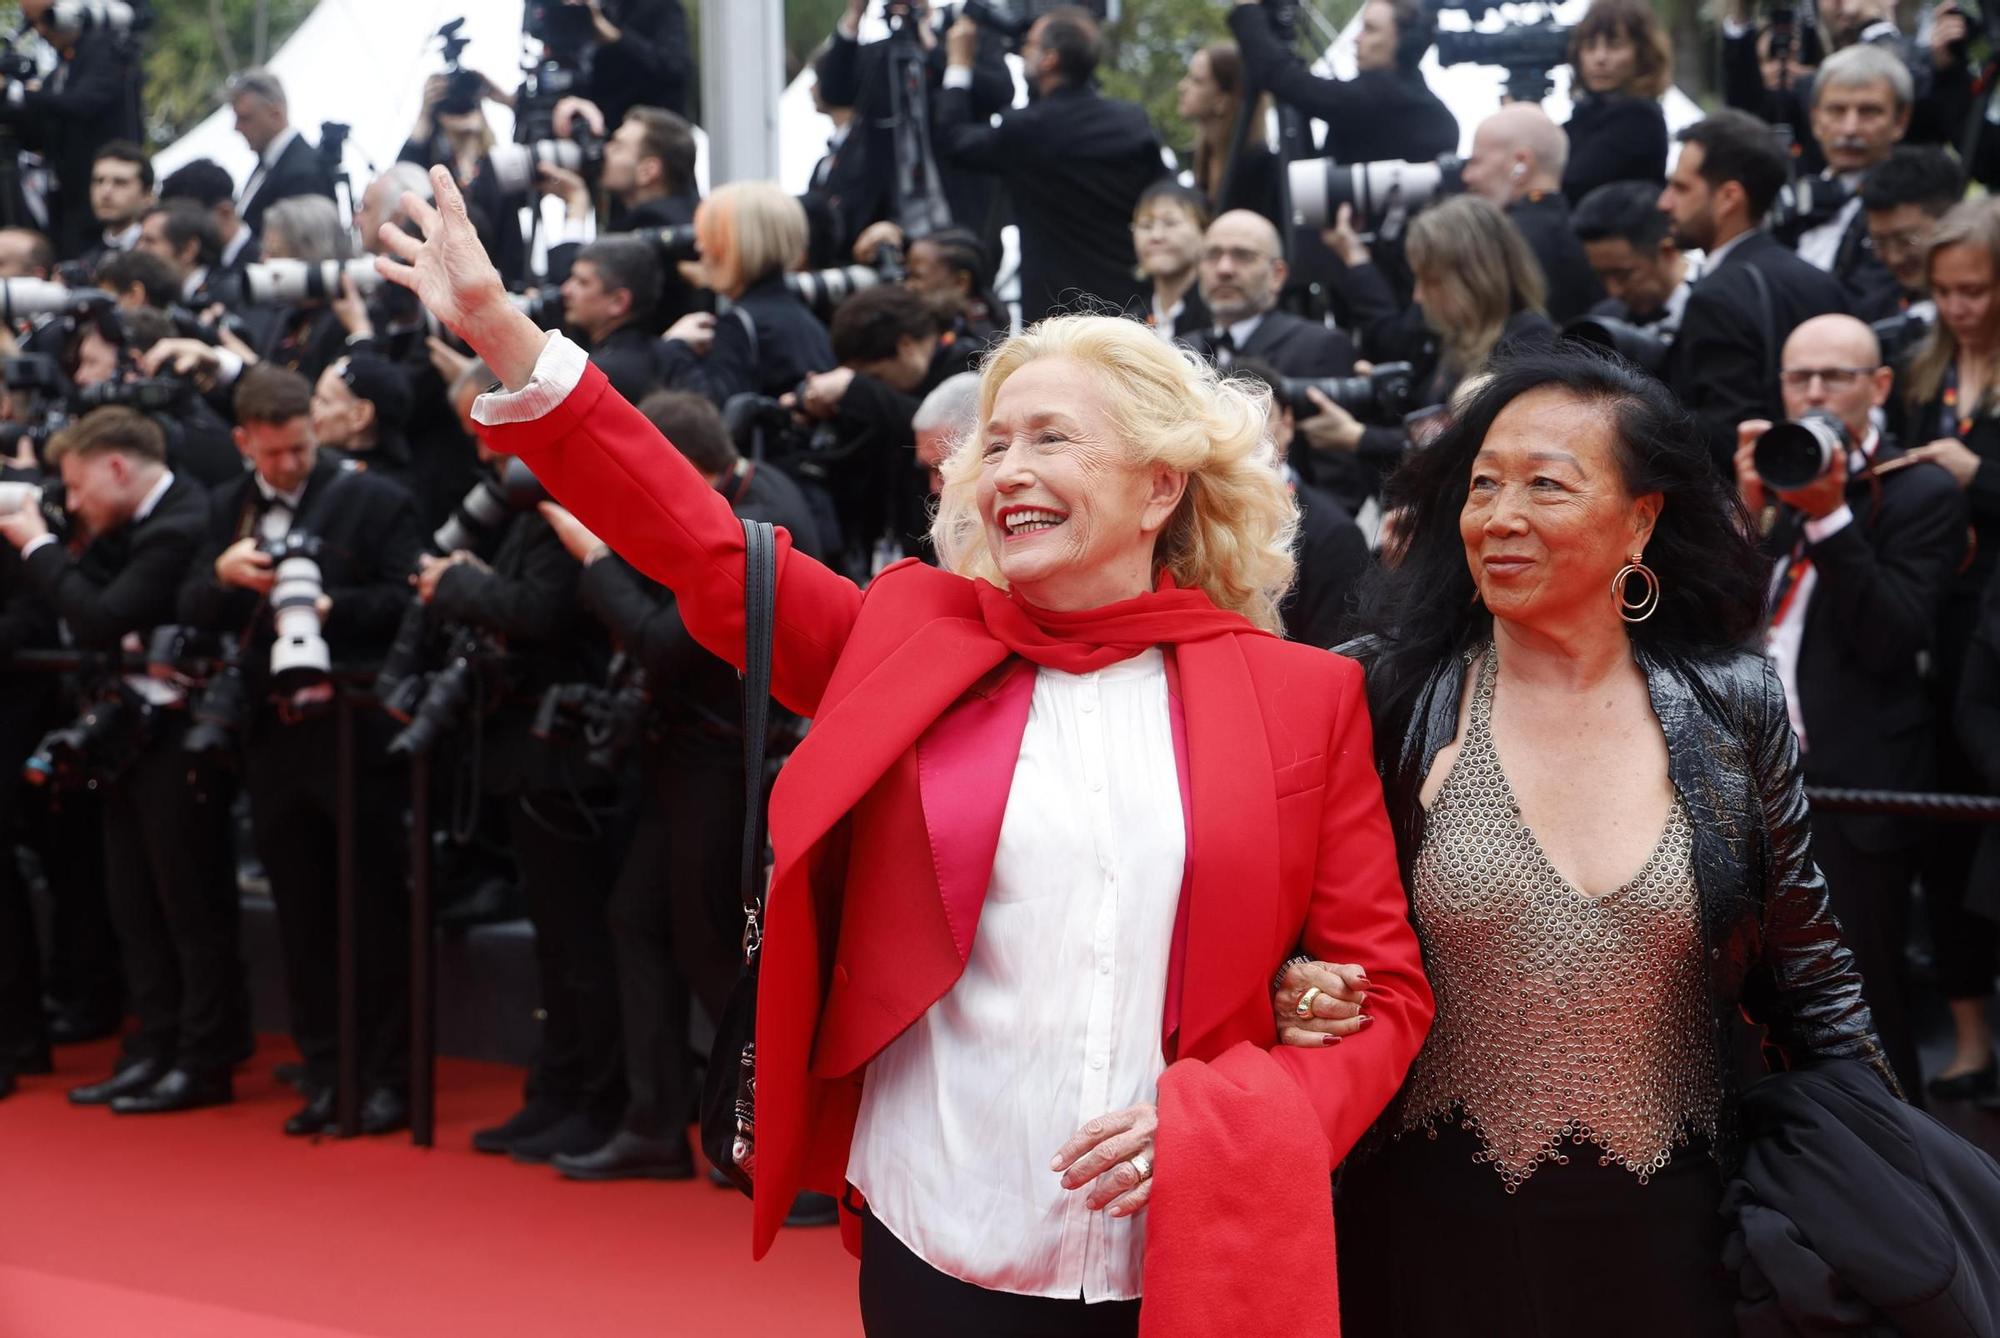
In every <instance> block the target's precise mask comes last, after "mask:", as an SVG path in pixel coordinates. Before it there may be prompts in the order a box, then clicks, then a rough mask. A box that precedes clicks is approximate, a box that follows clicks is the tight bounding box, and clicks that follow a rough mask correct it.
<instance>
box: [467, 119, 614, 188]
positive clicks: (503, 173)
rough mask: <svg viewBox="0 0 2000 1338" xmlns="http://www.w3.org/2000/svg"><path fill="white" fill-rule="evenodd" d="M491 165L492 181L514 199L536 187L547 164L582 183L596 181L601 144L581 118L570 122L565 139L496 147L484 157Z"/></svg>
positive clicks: (602, 159)
mask: <svg viewBox="0 0 2000 1338" xmlns="http://www.w3.org/2000/svg"><path fill="white" fill-rule="evenodd" d="M487 161H488V162H490V163H492V164H493V179H494V180H495V181H497V182H499V183H500V190H501V191H502V193H504V194H507V195H517V194H520V193H522V192H524V191H526V190H528V189H529V188H530V187H532V186H533V185H534V184H535V176H536V173H537V171H538V170H539V169H540V168H541V166H542V165H543V164H544V163H546V164H548V165H549V166H550V167H561V168H565V169H567V170H569V171H571V172H574V173H576V174H577V175H578V176H580V177H582V178H583V179H584V180H585V181H595V180H597V173H598V169H600V168H601V167H603V166H604V141H603V140H601V139H599V138H598V137H597V135H596V133H595V132H593V131H592V130H591V128H590V125H589V123H588V122H587V121H585V120H584V119H583V118H582V117H581V116H579V117H577V118H576V119H575V120H573V121H572V122H570V132H569V138H568V139H557V138H555V137H553V136H551V137H549V138H547V139H536V140H529V141H527V142H526V143H520V144H495V145H494V146H493V149H492V151H491V152H490V153H489V154H488V155H487Z"/></svg>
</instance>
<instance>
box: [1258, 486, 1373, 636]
mask: <svg viewBox="0 0 2000 1338" xmlns="http://www.w3.org/2000/svg"><path fill="white" fill-rule="evenodd" d="M1292 495H1293V496H1294V497H1295V498H1296V499H1297V500H1298V504H1299V578H1298V580H1297V581H1296V582H1295V583H1294V584H1293V586H1292V591H1291V593H1290V594H1289V595H1287V596H1286V597H1285V602H1284V604H1283V605H1282V606H1280V608H1279V610H1278V612H1279V615H1280V616H1281V617H1282V618H1283V619H1284V621H1285V639H1286V640H1287V641H1302V642H1304V643H1305V644H1306V645H1308V646H1318V647H1319V648H1320V649H1322V650H1332V649H1333V648H1334V647H1335V646H1338V645H1340V644H1341V643H1342V642H1343V641H1345V640H1347V638H1348V636H1349V635H1350V633H1351V631H1352V623H1353V621H1354V595H1355V592H1356V591H1358V590H1359V589H1360V588H1361V580H1362V578H1363V577H1364V576H1366V575H1367V574H1368V568H1369V566H1370V561H1369V557H1368V541H1367V540H1366V539H1364V538H1362V537H1361V527H1360V526H1359V525H1356V524H1355V523H1354V516H1353V514H1352V513H1351V512H1349V511H1348V509H1347V508H1346V507H1344V506H1342V505H1341V504H1340V502H1339V500H1338V499H1337V498H1335V497H1334V495H1333V494H1332V493H1329V492H1322V491H1321V490H1320V489H1318V488H1315V487H1313V486H1312V485H1311V484H1306V483H1301V484H1299V485H1298V486H1297V487H1296V488H1295V489H1294V490H1293V494H1292Z"/></svg>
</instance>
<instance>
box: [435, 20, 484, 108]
mask: <svg viewBox="0 0 2000 1338" xmlns="http://www.w3.org/2000/svg"><path fill="white" fill-rule="evenodd" d="M464 26H465V17H464V16H463V15H460V16H459V17H458V18H455V19H453V20H452V21H451V22H449V23H447V24H445V25H444V26H443V27H441V28H439V29H438V30H437V37H438V42H439V44H440V45H441V46H442V47H443V49H444V75H445V92H444V96H443V97H442V98H440V99H438V104H437V109H438V110H439V111H441V112H443V113H444V114H445V115H447V116H464V115H466V114H467V113H469V112H476V111H478V110H479V104H480V101H481V98H480V94H481V93H482V92H483V91H484V90H483V87H482V85H481V83H480V79H479V74H478V72H477V71H474V70H468V69H465V68H464V67H463V66H462V65H460V64H459V60H460V58H461V57H462V56H463V55H464V54H465V48H466V47H468V46H470V45H471V39H470V38H467V37H461V36H459V29H461V28H463V27H464Z"/></svg>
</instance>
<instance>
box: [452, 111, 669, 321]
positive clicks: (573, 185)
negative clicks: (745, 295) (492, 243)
mask: <svg viewBox="0 0 2000 1338" xmlns="http://www.w3.org/2000/svg"><path fill="white" fill-rule="evenodd" d="M595 110H596V109H595V108H589V109H587V110H582V109H580V110H578V111H577V112H575V113H574V114H576V115H585V116H588V115H590V114H591V113H593V112H595ZM694 167H695V142H694V127H693V126H691V125H689V124H688V123H687V122H686V121H685V120H683V119H682V118H680V117H678V116H676V115H674V114H673V113H672V112H670V111H662V110H661V109H660V108H658V107H634V108H632V110H630V111H628V112H626V113H625V119H624V120H623V121H621V122H619V123H618V128H617V129H616V130H614V131H612V132H611V136H610V138H608V139H606V140H605V141H604V166H603V168H602V169H601V170H600V172H599V174H598V185H599V186H601V187H602V188H603V190H604V193H605V195H606V196H608V197H609V199H610V204H611V215H610V217H609V218H608V219H607V220H605V222H604V227H603V229H602V230H601V231H600V232H599V234H598V235H599V236H602V235H603V233H604V232H605V231H609V232H628V231H632V230H635V229H639V228H669V227H685V226H688V225H690V224H692V223H693V222H694V211H695V209H696V208H697V207H699V206H700V204H701V191H700V189H699V188H698V187H697V186H696V185H695V177H694ZM538 170H539V173H540V177H541V183H542V189H543V191H544V192H545V193H547V194H550V195H554V196H556V197H557V198H559V199H561V200H562V202H563V230H562V234H561V237H560V239H559V240H555V241H554V243H553V244H552V245H551V246H550V247H549V258H548V282H549V283H552V284H560V283H562V281H563V280H564V279H567V278H568V277H569V269H570V266H571V265H572V264H573V263H575V260H576V256H577V254H578V253H579V252H580V251H581V250H582V249H583V246H584V244H585V239H586V237H587V236H588V235H589V233H590V223H589V220H590V218H591V216H592V214H593V213H594V212H595V210H596V201H595V199H594V198H593V196H592V192H591V188H590V183H589V182H587V181H585V180H584V179H583V178H582V177H581V176H579V175H578V174H577V173H575V172H572V171H570V170H568V169H567V168H563V167H558V166H556V165H555V164H553V163H543V164H542V165H541V167H540V168H539V169H538ZM428 189H429V184H428V183H426V185H425V190H426V191H428ZM702 305H703V304H702V300H701V297H700V294H699V293H698V292H697V291H696V289H695V287H694V285H692V284H690V283H689V282H688V281H687V280H686V279H685V278H683V277H682V276H681V274H680V272H679V271H678V270H677V269H676V268H675V267H673V266H671V265H662V266H661V267H660V297H659V300H658V301H657V302H655V303H654V305H653V307H652V309H651V310H649V311H647V312H644V313H643V320H644V322H645V323H646V324H647V325H648V326H649V327H650V328H652V329H655V330H663V329H665V328H666V327H667V326H669V325H672V324H673V323H674V322H675V321H677V320H679V319H680V318H681V317H683V316H685V315H687V314H688V313H689V312H691V311H697V310H701V309H702Z"/></svg>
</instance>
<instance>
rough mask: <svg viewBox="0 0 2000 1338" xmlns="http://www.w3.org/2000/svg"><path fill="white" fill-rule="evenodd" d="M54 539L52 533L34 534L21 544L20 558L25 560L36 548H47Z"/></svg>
mask: <svg viewBox="0 0 2000 1338" xmlns="http://www.w3.org/2000/svg"><path fill="white" fill-rule="evenodd" d="M55 541H56V537H55V536H54V535H53V534H38V535H36V536H35V537H34V538H32V539H30V540H28V542H27V543H25V544H23V545H21V560H22V561H23V562H26V561H27V560H28V558H29V557H30V556H31V555H32V554H33V553H34V551H35V550H36V549H38V548H47V547H48V546H49V545H50V544H52V543H54V542H55Z"/></svg>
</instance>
